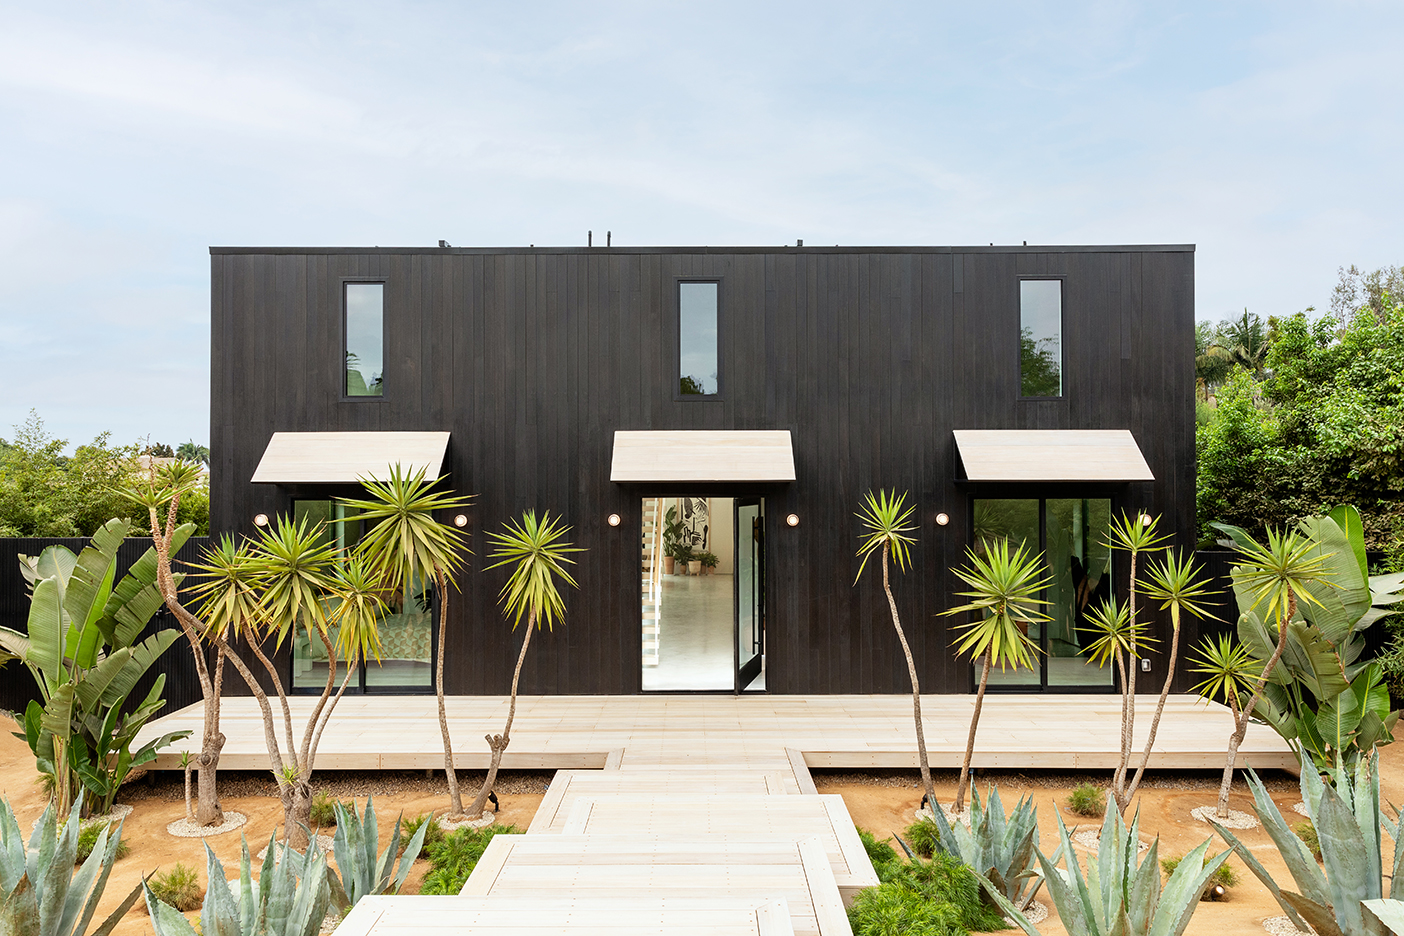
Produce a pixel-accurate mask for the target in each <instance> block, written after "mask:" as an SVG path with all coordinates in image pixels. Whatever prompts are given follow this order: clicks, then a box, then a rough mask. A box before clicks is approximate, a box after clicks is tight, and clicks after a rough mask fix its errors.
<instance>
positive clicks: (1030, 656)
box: [931, 539, 1051, 812]
mask: <svg viewBox="0 0 1404 936" xmlns="http://www.w3.org/2000/svg"><path fill="white" fill-rule="evenodd" d="M983 545H984V550H983V555H982V554H981V553H980V552H976V551H975V550H974V549H971V548H970V547H966V550H965V556H966V561H967V562H968V565H967V566H965V567H964V568H960V569H952V570H951V571H953V572H954V573H955V575H956V576H957V577H958V578H960V580H961V581H963V582H965V584H966V585H967V586H969V588H970V591H963V592H958V593H957V594H959V595H960V596H961V597H962V598H971V599H973V600H972V601H970V602H969V603H967V604H963V605H960V606H959V607H955V608H950V609H949V610H946V611H943V612H941V613H942V614H944V615H952V614H962V613H969V612H974V613H975V614H977V615H979V617H977V618H976V619H974V620H969V621H966V622H965V623H963V624H957V625H956V628H957V629H958V630H959V631H960V632H961V633H960V636H959V637H957V638H956V655H957V656H959V655H960V654H966V653H968V654H969V655H970V658H971V659H972V660H978V659H983V662H982V664H981V667H980V686H979V688H978V689H977V690H976V692H975V711H974V712H972V713H971V716H970V734H969V735H968V736H967V738H966V741H965V757H964V759H963V760H962V761H961V765H960V784H959V786H957V787H956V799H955V809H956V812H960V811H962V810H963V809H964V808H965V792H966V790H967V789H968V788H969V784H970V759H971V757H973V756H974V754H975V732H976V730H977V729H978V728H979V725H980V709H981V707H982V706H983V705H984V702H985V688H986V687H987V686H988V685H989V682H990V669H991V667H993V666H998V667H999V668H1000V669H1001V670H1003V669H1005V668H1006V667H1011V666H1012V667H1014V668H1015V669H1019V668H1025V667H1032V666H1033V665H1034V662H1035V660H1036V658H1037V654H1038V653H1039V647H1038V645H1037V644H1036V643H1034V642H1033V640H1032V639H1030V638H1029V635H1028V633H1027V630H1026V629H1027V627H1028V625H1029V624H1031V623H1033V622H1037V621H1047V620H1049V618H1048V616H1047V615H1046V614H1044V613H1043V612H1041V611H1039V610H1038V608H1039V606H1040V605H1046V604H1048V602H1047V601H1044V600H1043V599H1042V598H1039V597H1038V595H1039V593H1040V592H1042V591H1043V590H1044V589H1045V588H1047V587H1048V584H1049V582H1050V581H1051V579H1050V578H1049V576H1048V575H1047V570H1046V568H1045V566H1044V563H1043V554H1042V553H1038V554H1034V553H1033V552H1032V551H1031V550H1029V549H1027V548H1026V547H1025V546H1024V544H1023V543H1020V544H1019V545H1018V546H1013V547H1011V546H1010V543H1009V540H1008V539H998V540H995V541H994V542H988V541H987V542H985V543H984V544H983ZM1021 625H1022V626H1021ZM931 802H932V809H933V810H934V809H935V803H936V801H935V799H933V800H932V801H931Z"/></svg>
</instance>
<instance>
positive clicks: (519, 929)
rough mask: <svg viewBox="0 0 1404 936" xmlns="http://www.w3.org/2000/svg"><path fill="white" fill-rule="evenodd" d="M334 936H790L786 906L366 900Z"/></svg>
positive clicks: (673, 900)
mask: <svg viewBox="0 0 1404 936" xmlns="http://www.w3.org/2000/svg"><path fill="white" fill-rule="evenodd" d="M336 931H337V933H338V934H339V936H458V934H472V936H713V934H715V936H794V929H793V927H792V926H791V924H790V912H789V907H788V906H786V904H785V901H784V900H783V899H766V900H751V899H748V898H730V897H714V898H696V897H681V898H679V897H636V898H633V899H630V900H627V901H619V900H605V901H599V900H592V899H579V898H560V897H541V896H536V897H496V896H492V897H363V898H361V900H360V901H359V902H358V903H357V904H356V906H355V908H354V909H353V910H352V911H351V912H350V913H349V914H347V915H346V919H345V920H343V921H342V922H341V925H340V926H338V927H337V930H336Z"/></svg>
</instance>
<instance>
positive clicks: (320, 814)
mask: <svg viewBox="0 0 1404 936" xmlns="http://www.w3.org/2000/svg"><path fill="white" fill-rule="evenodd" d="M336 804H337V801H336V800H335V799H333V798H332V797H330V796H328V795H327V794H325V793H318V794H317V795H316V796H314V797H313V798H312V811H311V814H310V815H309V816H308V818H309V819H311V820H312V825H313V826H315V827H316V828H318V829H325V828H328V827H330V826H334V825H336ZM341 805H342V806H345V807H346V808H347V809H355V808H356V803H355V801H354V800H353V801H351V802H346V803H342V804H341Z"/></svg>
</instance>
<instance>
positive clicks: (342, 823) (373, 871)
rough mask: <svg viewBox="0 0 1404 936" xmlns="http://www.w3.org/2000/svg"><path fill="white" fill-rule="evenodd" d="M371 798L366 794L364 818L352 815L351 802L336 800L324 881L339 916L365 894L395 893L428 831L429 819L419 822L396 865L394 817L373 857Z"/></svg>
mask: <svg viewBox="0 0 1404 936" xmlns="http://www.w3.org/2000/svg"><path fill="white" fill-rule="evenodd" d="M373 798H374V797H369V796H368V797H366V814H365V818H364V819H363V818H362V817H360V816H358V815H356V809H355V805H354V804H353V805H352V806H351V807H350V808H347V806H346V805H345V804H344V803H337V804H336V838H335V839H334V840H333V841H332V854H333V855H335V856H336V870H332V869H330V868H328V869H327V882H328V883H329V884H330V886H331V896H332V902H333V903H335V904H336V908H337V911H338V912H340V913H341V915H342V916H345V915H346V913H347V912H348V911H349V910H350V909H351V908H352V907H354V906H355V905H356V903H357V902H358V901H359V900H360V899H361V898H362V897H365V896H367V895H369V894H398V893H399V892H400V888H401V887H403V886H404V883H405V878H406V877H408V876H409V872H410V865H412V864H414V860H415V859H416V858H418V857H419V850H420V849H421V848H422V847H423V846H424V835H425V833H427V832H428V831H429V826H430V823H428V822H423V823H420V825H419V829H418V830H416V831H415V833H414V835H412V836H411V837H410V840H409V844H408V845H406V846H405V849H404V855H403V856H401V858H400V863H399V864H398V865H396V864H395V856H396V855H398V854H399V853H400V818H399V817H396V819H395V831H394V832H392V833H391V835H390V845H389V846H388V847H387V848H386V849H385V851H383V852H381V853H380V856H379V857H377V856H376V854H375V846H376V844H377V843H378V842H379V841H380V839H379V836H378V834H377V832H376V822H375V809H374V807H372V805H371V800H372V799H373ZM338 872H339V873H338Z"/></svg>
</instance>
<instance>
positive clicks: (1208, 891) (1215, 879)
mask: <svg viewBox="0 0 1404 936" xmlns="http://www.w3.org/2000/svg"><path fill="white" fill-rule="evenodd" d="M1205 854H1206V855H1207V854H1208V852H1206V853H1205ZM1181 857H1183V856H1181V855H1175V856H1173V857H1170V858H1162V859H1160V870H1162V871H1164V872H1165V876H1166V877H1169V876H1170V875H1172V874H1174V873H1175V869H1176V868H1178V867H1179V866H1180V859H1181ZM1216 884H1217V885H1220V886H1222V887H1223V888H1225V889H1228V888H1230V887H1236V886H1237V885H1238V875H1237V874H1235V873H1234V871H1233V868H1232V867H1231V866H1230V865H1229V863H1228V862H1227V861H1225V862H1224V863H1223V864H1221V865H1219V869H1218V870H1217V871H1215V872H1214V874H1213V876H1212V877H1210V878H1209V886H1208V887H1206V888H1205V889H1204V893H1203V894H1200V895H1199V899H1200V900H1222V899H1223V898H1222V897H1220V896H1219V895H1218V894H1216V893H1215V892H1214V885H1216Z"/></svg>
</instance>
